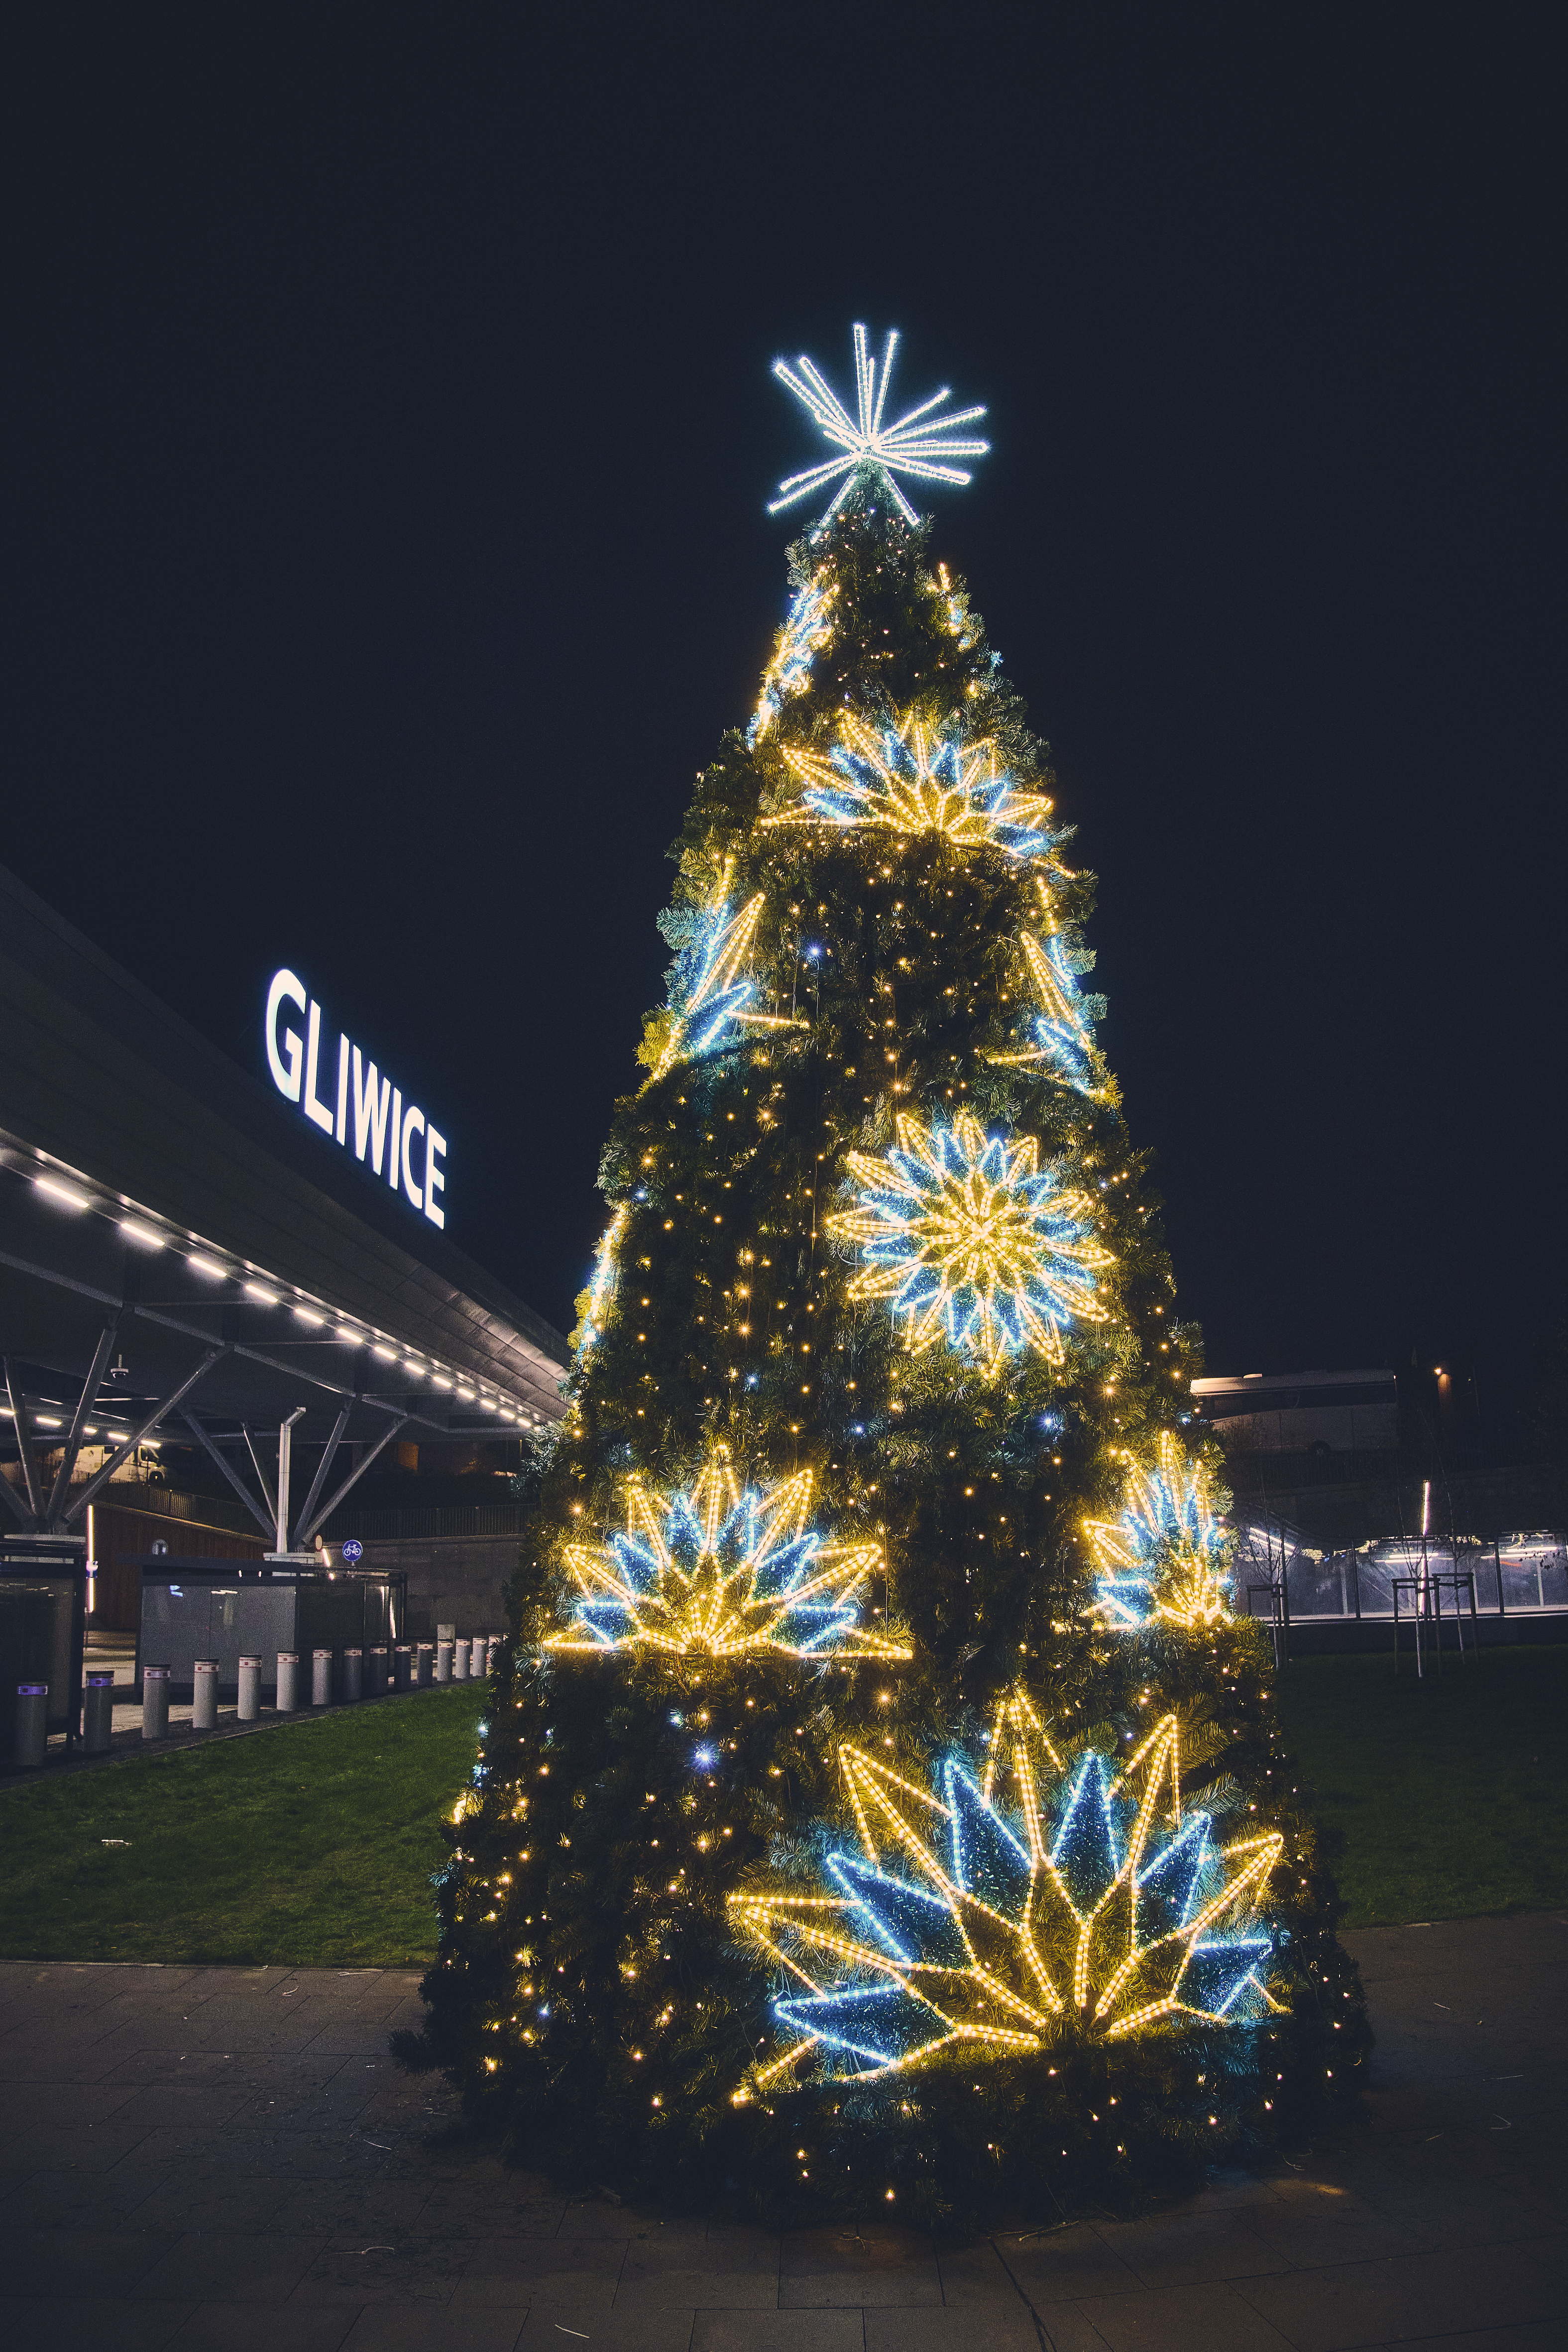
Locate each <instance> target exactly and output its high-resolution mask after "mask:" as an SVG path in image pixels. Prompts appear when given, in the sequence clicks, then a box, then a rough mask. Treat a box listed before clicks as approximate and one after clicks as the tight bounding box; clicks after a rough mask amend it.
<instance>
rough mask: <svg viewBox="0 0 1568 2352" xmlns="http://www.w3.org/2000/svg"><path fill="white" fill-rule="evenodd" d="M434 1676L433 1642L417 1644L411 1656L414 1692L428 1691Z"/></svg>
mask: <svg viewBox="0 0 1568 2352" xmlns="http://www.w3.org/2000/svg"><path fill="white" fill-rule="evenodd" d="M434 1675H435V1644H434V1642H421V1643H418V1644H417V1646H416V1648H415V1650H414V1654H413V1686H414V1688H415V1690H428V1689H429V1688H430V1685H431V1683H432V1681H433V1680H434Z"/></svg>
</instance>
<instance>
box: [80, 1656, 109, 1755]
mask: <svg viewBox="0 0 1568 2352" xmlns="http://www.w3.org/2000/svg"><path fill="white" fill-rule="evenodd" d="M113 1738H114V1676H113V1675H106V1674H91V1675H88V1677H87V1695H86V1696H85V1697H84V1698H83V1700H82V1704H81V1744H82V1748H83V1749H84V1750H85V1752H86V1753H87V1754H88V1755H89V1756H101V1755H102V1754H103V1753H104V1751H105V1749H106V1748H108V1747H109V1745H110V1741H111V1740H112V1739H113Z"/></svg>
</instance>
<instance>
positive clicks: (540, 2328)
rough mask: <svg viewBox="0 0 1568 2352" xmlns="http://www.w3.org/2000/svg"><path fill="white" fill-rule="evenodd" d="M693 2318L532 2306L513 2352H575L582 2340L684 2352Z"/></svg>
mask: <svg viewBox="0 0 1568 2352" xmlns="http://www.w3.org/2000/svg"><path fill="white" fill-rule="evenodd" d="M465 2307H466V2308H472V2306H471V2305H470V2306H465ZM695 2316H696V2315H695V2312H691V2311H675V2310H670V2311H658V2310H653V2309H650V2310H647V2311H641V2312H637V2313H635V2314H629V2315H622V2314H621V2313H618V2312H614V2311H598V2310H595V2309H593V2308H592V2307H591V2306H590V2305H579V2304H570V2303H566V2304H561V2303H536V2304H535V2305H533V2307H532V2309H531V2310H530V2311H529V2313H528V2318H527V2320H526V2321H525V2322H524V2324H523V2332H522V2334H521V2336H519V2337H518V2338H517V2352H576V2347H577V2346H578V2345H579V2344H580V2343H581V2342H583V2341H584V2340H586V2342H587V2343H588V2344H590V2345H591V2347H592V2352H686V2347H688V2346H689V2344H690V2343H691V2340H692V2323H693V2321H694V2319H695Z"/></svg>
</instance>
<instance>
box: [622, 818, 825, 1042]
mask: <svg viewBox="0 0 1568 2352" xmlns="http://www.w3.org/2000/svg"><path fill="white" fill-rule="evenodd" d="M728 892H729V866H728V865H726V867H725V871H724V874H723V877H721V879H720V883H719V887H718V889H717V891H716V894H715V896H714V898H713V899H712V900H711V902H710V903H709V905H708V906H707V908H706V909H705V910H704V913H703V917H702V921H701V924H700V926H699V928H698V930H697V933H696V936H695V940H693V941H692V942H691V944H690V945H689V946H688V947H687V948H686V949H685V950H684V952H683V953H682V955H681V957H680V959H679V961H678V963H677V965H676V969H675V977H674V983H673V985H672V989H671V995H672V998H673V1000H674V1001H673V1002H672V1003H671V1005H670V1007H669V1012H668V1014H667V1020H668V1024H669V1025H668V1028H667V1031H666V1034H665V1036H664V1044H663V1045H662V1047H661V1048H660V1052H659V1056H658V1059H657V1060H656V1061H655V1063H654V1065H653V1078H662V1077H663V1076H664V1073H665V1071H666V1070H668V1069H669V1068H670V1067H671V1066H672V1065H673V1064H674V1063H675V1062H681V1061H695V1060H696V1059H697V1058H698V1057H699V1056H700V1055H704V1054H711V1053H716V1052H718V1051H719V1050H720V1049H721V1048H722V1047H724V1046H726V1045H734V1044H735V1043H736V1042H737V1035H738V1034H743V1033H744V1032H745V1031H746V1030H747V1029H795V1028H800V1027H801V1026H803V1024H801V1023H800V1022H799V1021H792V1020H790V1019H789V1018H788V1016H785V1015H780V1014H779V1013H758V1012H756V1011H755V1010H753V999H754V997H755V995H756V992H757V986H756V982H755V981H753V980H751V979H749V978H747V977H745V976H743V968H744V966H745V964H746V961H747V957H748V956H749V955H750V953H751V943H752V940H754V939H755V937H756V935H757V926H758V920H759V919H760V918H761V914H762V909H763V908H764V907H765V906H766V904H767V898H766V894H765V893H764V892H762V891H760V890H759V891H758V893H757V896H756V897H755V898H751V899H748V900H747V904H746V905H745V906H744V907H742V908H740V909H739V911H738V913H736V914H732V913H731V912H730V908H729V897H728ZM649 1083H650V1084H652V1083H653V1080H652V1079H651V1080H650V1081H649Z"/></svg>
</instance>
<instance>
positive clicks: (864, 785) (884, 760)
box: [762, 710, 1062, 862]
mask: <svg viewBox="0 0 1568 2352" xmlns="http://www.w3.org/2000/svg"><path fill="white" fill-rule="evenodd" d="M779 749H780V750H781V751H782V752H783V755H784V758H785V760H786V761H787V762H788V764H789V767H790V768H791V769H792V770H793V771H794V772H795V774H796V775H797V776H798V777H799V778H800V783H801V787H802V790H801V794H800V800H799V802H797V803H795V804H794V805H793V806H792V807H790V808H788V809H783V810H780V811H779V813H778V814H775V815H773V816H768V817H764V818H763V820H762V822H763V824H764V825H800V824H810V825H821V826H825V827H836V828H838V829H839V830H841V831H844V832H855V831H862V832H863V831H881V832H889V833H895V834H904V835H916V834H925V833H939V834H941V835H944V836H945V838H946V840H948V841H949V842H951V843H952V845H953V846H954V847H955V848H957V849H980V848H986V849H1001V850H1005V851H1006V852H1007V854H1008V855H1009V856H1010V857H1016V858H1018V859H1019V861H1020V862H1021V861H1025V860H1028V859H1030V858H1034V857H1042V856H1047V855H1048V854H1049V853H1050V851H1051V849H1052V848H1053V847H1054V846H1055V845H1056V844H1057V842H1059V841H1060V840H1061V837H1062V836H1061V834H1060V833H1057V832H1054V831H1053V830H1052V829H1051V824H1049V822H1048V820H1049V818H1050V815H1051V802H1050V801H1049V800H1047V799H1046V798H1045V796H1044V795H1043V793H1031V792H1026V791H1025V790H1024V789H1023V788H1022V786H1020V785H1019V782H1017V780H1016V779H1015V778H1014V776H1013V775H1012V774H1011V773H1010V772H1009V770H1007V769H1005V768H1000V767H998V764H997V751H996V746H995V744H994V743H992V742H991V741H990V740H988V739H983V740H977V741H974V742H970V741H967V740H965V738H964V735H963V731H962V730H961V728H960V727H959V725H958V722H957V721H956V720H948V721H946V722H944V724H943V725H942V726H940V727H937V728H930V727H927V726H926V725H925V722H924V721H923V720H922V719H919V718H918V717H917V716H916V714H915V712H914V711H913V710H908V711H905V713H904V716H903V718H902V719H898V718H895V719H894V720H893V721H892V722H891V723H890V724H888V725H885V726H883V727H881V728H874V727H871V726H868V725H867V723H866V721H865V720H864V719H862V718H861V717H860V716H859V714H858V713H857V712H855V711H852V710H846V711H844V712H843V713H842V714H841V717H840V719H839V741H838V743H837V744H836V745H835V747H834V749H833V751H831V754H830V755H829V756H828V757H827V758H824V757H823V756H822V754H821V752H819V751H805V750H802V749H800V748H799V747H798V746H796V745H794V744H791V743H784V744H781V745H780V746H779Z"/></svg>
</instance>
